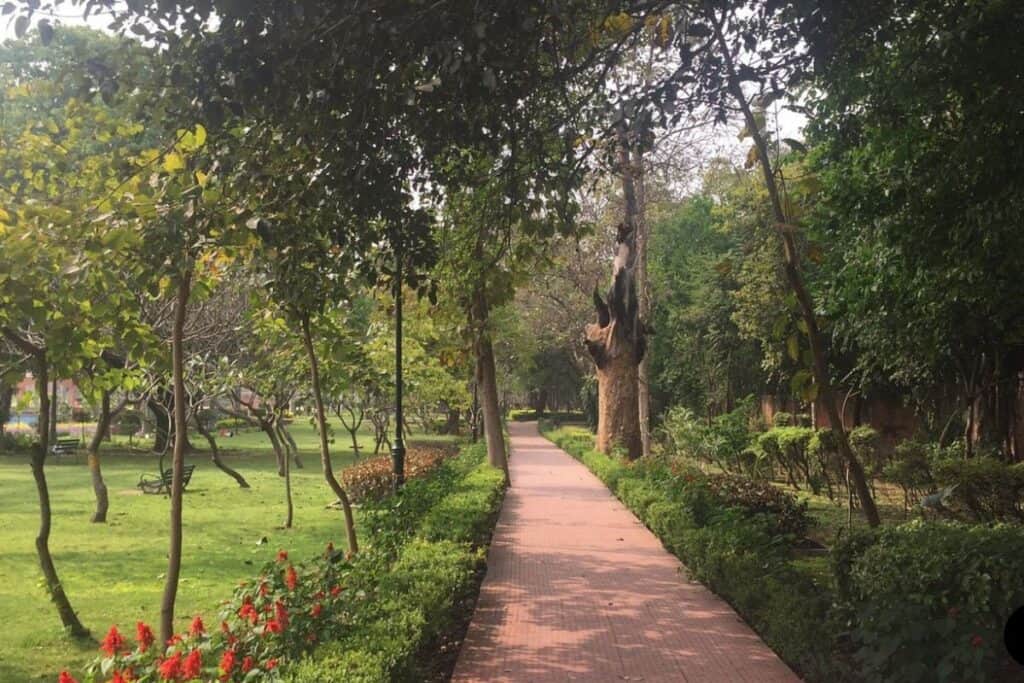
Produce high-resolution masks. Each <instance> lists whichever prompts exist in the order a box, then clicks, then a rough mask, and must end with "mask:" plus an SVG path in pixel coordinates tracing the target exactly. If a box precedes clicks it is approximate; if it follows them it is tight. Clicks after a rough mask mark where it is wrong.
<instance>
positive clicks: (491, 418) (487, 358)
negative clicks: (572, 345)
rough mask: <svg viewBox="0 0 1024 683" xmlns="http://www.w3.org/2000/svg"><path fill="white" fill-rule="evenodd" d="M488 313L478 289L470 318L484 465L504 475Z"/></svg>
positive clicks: (505, 456) (505, 466) (505, 462)
mask: <svg viewBox="0 0 1024 683" xmlns="http://www.w3.org/2000/svg"><path fill="white" fill-rule="evenodd" d="M488 315H489V310H488V306H487V298H486V295H485V293H484V291H483V290H482V289H479V290H477V292H476V294H475V296H474V299H473V308H472V317H473V324H474V328H475V329H476V343H475V345H474V346H475V347H476V348H475V351H476V381H477V386H479V387H480V403H481V407H482V408H483V417H484V420H483V421H484V437H485V438H486V440H487V462H489V463H490V464H491V466H492V467H496V468H498V469H500V470H501V471H503V472H504V473H505V479H506V481H511V479H510V477H509V471H508V454H507V453H506V452H505V434H504V432H503V431H502V428H501V407H500V406H499V405H498V381H497V370H496V369H495V366H494V346H493V344H492V343H491V337H490V335H489V333H488V332H487V329H486V328H487V321H488Z"/></svg>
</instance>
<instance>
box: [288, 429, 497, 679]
mask: <svg viewBox="0 0 1024 683" xmlns="http://www.w3.org/2000/svg"><path fill="white" fill-rule="evenodd" d="M484 454H485V450H484V447H483V446H482V445H477V446H471V447H468V448H467V449H466V452H464V453H463V454H462V455H460V456H459V457H458V458H453V459H451V460H448V461H446V462H445V464H444V465H442V467H441V468H440V469H441V472H440V473H439V476H435V477H429V478H427V479H424V480H421V482H422V483H423V487H422V488H424V489H426V488H433V489H434V492H435V493H436V492H437V489H438V488H440V489H443V491H444V495H443V496H440V497H434V501H432V503H433V504H431V505H429V507H427V508H426V509H422V506H420V507H421V509H420V510H419V511H418V512H419V513H420V514H416V515H415V516H416V521H415V522H413V523H412V524H410V525H409V526H408V527H406V529H413V530H415V531H414V534H413V536H412V538H411V539H409V540H407V542H405V543H402V544H401V547H400V549H399V551H398V555H397V559H396V560H395V561H394V563H393V564H391V565H390V566H386V567H379V568H377V572H376V577H375V579H376V580H375V581H374V582H373V584H374V585H373V586H366V587H365V588H364V589H363V591H364V592H365V593H366V594H367V599H366V600H365V601H364V602H363V603H362V604H361V605H360V607H359V608H358V609H357V610H354V611H353V612H352V613H351V614H350V615H349V622H348V624H347V628H346V629H345V635H344V636H342V637H341V638H339V639H337V640H335V641H333V642H330V643H325V644H323V645H321V646H320V647H319V648H317V649H316V650H315V651H314V652H313V653H312V654H311V655H310V656H308V657H306V658H305V659H304V660H303V661H302V662H300V663H299V664H298V665H297V666H295V667H293V669H292V670H291V672H290V676H289V678H288V680H289V681H292V683H314V682H316V683H334V682H338V683H341V682H342V681H344V682H346V683H348V682H350V681H351V682H360V683H363V682H365V683H384V682H385V681H415V680H422V679H423V678H424V677H425V675H426V674H425V672H423V671H421V670H420V667H421V665H422V662H420V661H418V659H419V658H418V654H419V653H420V652H421V650H422V649H423V648H424V647H426V646H427V645H428V644H429V643H431V642H433V641H434V640H435V639H436V638H438V637H439V636H440V635H442V634H443V633H445V632H446V631H447V630H448V629H449V628H450V626H451V623H452V619H453V617H454V616H455V615H454V608H455V606H456V605H457V604H458V603H459V602H460V601H461V600H462V599H463V598H464V597H465V596H466V594H467V592H468V591H469V590H470V589H471V588H472V587H473V586H474V576H475V574H476V571H477V569H479V567H480V566H481V564H482V562H483V561H484V552H483V549H482V546H483V545H484V544H485V543H486V541H487V538H488V536H489V534H490V532H491V529H492V528H493V523H494V520H495V517H496V513H497V511H498V508H499V507H500V504H501V499H502V495H503V492H504V475H503V474H502V473H501V472H500V471H498V470H495V469H494V468H492V467H490V466H489V465H487V464H486V463H485V462H483V461H484ZM452 475H455V476H452ZM407 502H410V501H409V500H408V498H407V497H406V493H403V496H402V500H401V501H400V502H399V501H395V502H393V503H392V504H391V506H390V509H389V510H382V511H381V512H382V513H383V514H380V515H378V516H377V518H378V519H379V522H380V526H378V527H377V528H376V529H375V531H374V539H375V541H380V540H382V539H386V538H389V537H391V536H392V535H393V534H400V533H402V530H401V529H400V528H397V527H396V525H395V522H396V520H404V521H405V522H410V521H412V520H411V519H410V517H411V516H412V515H410V514H409V513H408V512H407V511H401V508H403V507H405V506H406V504H407ZM416 502H417V501H416V500H413V501H412V503H413V505H414V506H415V503H416ZM396 503H397V504H396ZM391 513H397V514H391Z"/></svg>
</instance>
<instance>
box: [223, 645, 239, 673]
mask: <svg viewBox="0 0 1024 683" xmlns="http://www.w3.org/2000/svg"><path fill="white" fill-rule="evenodd" d="M236 656H237V655H236V654H235V651H234V650H224V654H223V655H221V657H220V670H221V671H222V672H224V673H225V674H230V673H231V672H232V671H234V669H235V657H236Z"/></svg>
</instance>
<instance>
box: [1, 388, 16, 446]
mask: <svg viewBox="0 0 1024 683" xmlns="http://www.w3.org/2000/svg"><path fill="white" fill-rule="evenodd" d="M12 400H14V387H12V386H8V385H6V384H4V383H3V382H2V381H0V434H3V433H4V429H5V428H6V427H5V425H6V424H7V421H8V420H10V419H11V401H12Z"/></svg>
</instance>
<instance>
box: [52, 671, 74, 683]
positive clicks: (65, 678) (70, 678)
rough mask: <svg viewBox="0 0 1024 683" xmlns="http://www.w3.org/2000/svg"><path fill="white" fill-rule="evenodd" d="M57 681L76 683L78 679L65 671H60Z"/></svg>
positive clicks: (58, 682) (60, 682)
mask: <svg viewBox="0 0 1024 683" xmlns="http://www.w3.org/2000/svg"><path fill="white" fill-rule="evenodd" d="M57 683H78V681H77V680H75V677H74V676H72V675H71V674H69V673H68V672H67V671H61V672H60V678H58V679H57Z"/></svg>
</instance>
